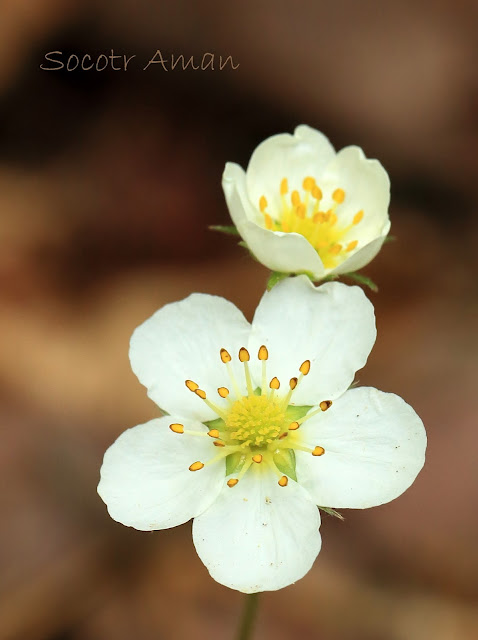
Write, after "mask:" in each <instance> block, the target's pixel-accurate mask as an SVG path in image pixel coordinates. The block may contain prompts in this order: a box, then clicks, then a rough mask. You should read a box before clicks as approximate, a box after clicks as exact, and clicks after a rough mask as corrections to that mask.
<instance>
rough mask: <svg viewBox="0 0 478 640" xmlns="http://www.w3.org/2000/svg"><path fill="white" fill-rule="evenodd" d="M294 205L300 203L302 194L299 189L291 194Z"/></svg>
mask: <svg viewBox="0 0 478 640" xmlns="http://www.w3.org/2000/svg"><path fill="white" fill-rule="evenodd" d="M290 199H291V202H292V206H294V207H297V206H298V205H299V204H300V195H299V192H298V191H293V192H292V193H291V196H290Z"/></svg>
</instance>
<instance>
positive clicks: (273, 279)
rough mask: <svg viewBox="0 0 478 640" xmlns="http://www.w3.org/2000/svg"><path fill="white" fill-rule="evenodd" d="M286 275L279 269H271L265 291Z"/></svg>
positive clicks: (286, 274)
mask: <svg viewBox="0 0 478 640" xmlns="http://www.w3.org/2000/svg"><path fill="white" fill-rule="evenodd" d="M288 275H289V274H288V273H282V272H281V271H273V272H272V273H271V275H270V276H269V279H268V281H267V291H270V290H271V289H273V288H274V287H275V286H276V284H279V282H281V281H282V280H284V279H285V278H287V276H288Z"/></svg>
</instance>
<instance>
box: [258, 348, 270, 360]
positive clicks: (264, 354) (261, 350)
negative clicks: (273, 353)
mask: <svg viewBox="0 0 478 640" xmlns="http://www.w3.org/2000/svg"><path fill="white" fill-rule="evenodd" d="M257 357H258V358H259V360H267V358H268V357H269V352H268V351H267V347H266V346H265V345H264V344H263V345H262V347H260V348H259V353H258V354H257Z"/></svg>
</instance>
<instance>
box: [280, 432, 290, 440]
mask: <svg viewBox="0 0 478 640" xmlns="http://www.w3.org/2000/svg"><path fill="white" fill-rule="evenodd" d="M288 435H289V434H288V433H287V431H285V432H284V433H281V435H280V436H279V440H283V439H284V438H287V436H288Z"/></svg>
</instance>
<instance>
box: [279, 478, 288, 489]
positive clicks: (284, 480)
mask: <svg viewBox="0 0 478 640" xmlns="http://www.w3.org/2000/svg"><path fill="white" fill-rule="evenodd" d="M288 482H289V478H288V477H287V476H282V478H280V479H279V482H278V483H277V484H278V485H279V487H286V486H287V484H288Z"/></svg>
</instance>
